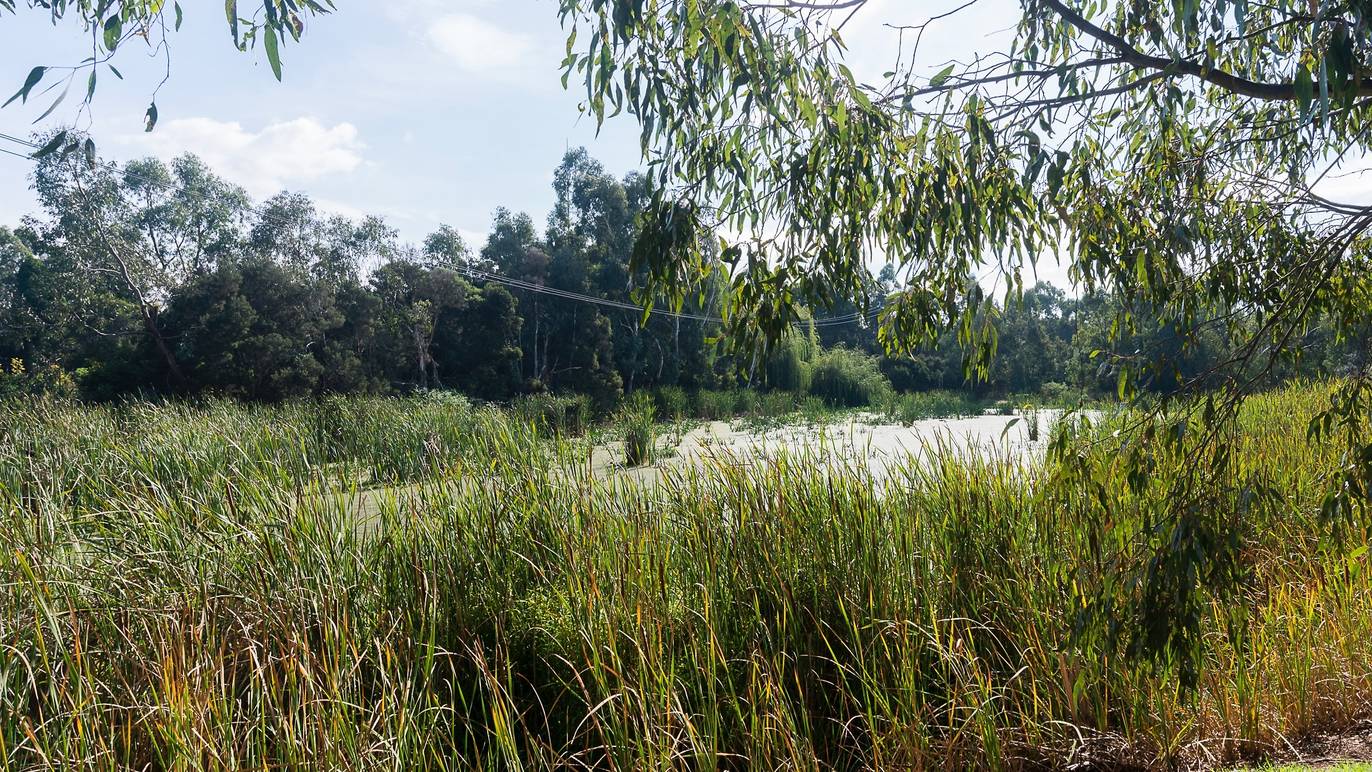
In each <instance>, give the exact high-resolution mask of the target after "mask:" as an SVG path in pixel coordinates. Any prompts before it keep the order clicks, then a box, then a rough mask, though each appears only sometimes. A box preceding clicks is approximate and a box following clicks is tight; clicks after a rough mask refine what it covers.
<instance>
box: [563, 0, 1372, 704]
mask: <svg viewBox="0 0 1372 772" xmlns="http://www.w3.org/2000/svg"><path fill="white" fill-rule="evenodd" d="M868 5H870V3H869V2H868V0H777V1H776V2H761V3H744V2H735V1H734V0H693V1H692V2H669V1H668V0H562V3H561V18H562V20H563V22H564V25H565V26H566V27H567V28H568V30H569V36H568V41H567V57H566V60H565V63H564V66H565V74H564V80H565V81H566V82H567V83H568V84H569V85H570V84H572V83H576V84H577V87H578V88H581V89H584V92H585V95H586V101H585V105H586V109H587V110H588V111H589V112H590V113H592V114H593V115H594V116H595V118H596V119H597V120H605V119H607V118H609V117H610V116H612V115H614V114H616V113H619V112H627V113H629V114H630V115H631V116H634V117H635V118H636V119H637V120H638V121H639V123H640V125H641V128H642V146H643V150H644V153H645V155H646V156H647V158H648V161H649V165H648V188H649V190H650V194H649V195H650V203H649V205H648V206H647V207H646V210H647V216H648V218H649V221H648V222H647V223H646V224H645V226H644V228H643V234H644V236H643V238H642V239H641V243H640V244H639V248H638V249H636V250H635V253H634V254H635V258H636V260H637V261H638V262H637V264H636V265H637V266H638V267H641V268H642V269H644V270H645V271H646V272H647V274H648V275H649V276H650V277H651V278H652V280H653V282H654V284H655V285H656V286H665V287H673V286H677V285H680V284H682V283H689V282H691V281H694V280H696V276H697V275H698V274H700V273H701V272H703V271H708V270H711V267H710V263H709V261H708V259H707V258H706V256H705V253H704V252H703V251H702V250H701V248H700V244H701V243H702V240H701V234H732V235H720V236H719V250H718V251H719V254H720V255H721V256H722V258H723V262H724V265H725V266H726V267H725V268H724V269H723V270H724V271H725V274H726V275H727V276H728V278H729V280H730V282H731V283H732V285H733V291H732V292H731V293H729V297H730V299H731V303H732V308H731V312H732V313H731V315H730V323H729V330H730V332H731V333H732V334H733V335H734V336H735V337H737V338H741V339H748V338H750V337H751V338H762V339H771V338H776V337H777V336H779V335H780V334H781V333H782V332H783V331H784V329H785V327H786V325H787V324H788V323H789V322H790V321H791V320H793V319H794V318H795V315H796V314H797V309H799V308H801V307H803V306H805V305H817V306H821V307H822V306H825V305H829V304H833V303H836V302H840V301H841V299H843V298H858V299H859V300H861V299H862V298H864V297H866V296H864V294H863V293H862V292H861V288H862V284H863V282H864V281H865V280H866V278H865V277H866V273H867V272H866V270H865V266H866V265H867V263H868V262H869V261H870V260H872V257H873V255H875V254H879V255H881V256H883V257H884V258H885V259H887V260H890V261H891V262H893V263H894V264H895V266H896V273H897V275H898V277H899V278H900V279H901V285H902V287H903V289H902V290H901V291H900V292H897V293H895V294H893V295H892V296H890V297H886V298H884V299H883V300H882V306H881V309H880V312H881V313H880V318H881V329H882V339H883V341H884V342H885V343H886V344H887V345H888V346H891V347H894V348H909V347H911V346H914V345H918V344H919V343H921V342H927V341H929V340H932V339H935V338H937V336H939V335H940V334H941V333H942V332H943V331H945V330H948V329H956V330H958V334H959V338H960V340H961V342H963V343H964V344H967V345H969V346H971V347H972V351H973V356H971V357H970V358H969V359H968V362H967V365H968V368H969V369H970V370H972V371H977V372H980V373H982V374H985V373H987V372H989V371H990V370H991V368H992V367H993V364H992V362H993V358H992V354H993V353H994V352H995V350H996V332H995V330H996V324H995V323H996V318H995V315H988V314H983V313H979V309H980V308H981V304H980V303H979V302H977V301H978V298H977V297H976V294H977V293H979V292H980V291H981V290H980V285H979V284H978V285H973V286H970V287H969V285H968V283H967V278H968V277H969V276H983V275H988V274H990V275H992V276H999V279H1000V282H999V284H1000V286H1002V287H1005V288H1007V290H1006V291H1007V296H1009V297H1014V296H1016V295H1018V293H1019V292H1020V291H1021V290H1022V288H1023V286H1024V282H1023V276H1024V275H1025V273H1026V271H1027V269H1028V268H1029V267H1030V266H1032V265H1033V264H1034V263H1035V262H1036V261H1040V260H1047V259H1052V258H1055V257H1056V258H1060V259H1062V260H1063V261H1065V262H1066V263H1067V264H1068V265H1069V266H1070V271H1071V275H1072V277H1073V279H1074V280H1075V281H1076V282H1077V283H1078V285H1079V287H1080V288H1081V289H1082V290H1083V291H1084V292H1087V293H1100V294H1102V295H1104V296H1105V297H1107V298H1109V303H1108V307H1109V308H1110V309H1111V311H1112V315H1113V319H1112V320H1111V322H1110V324H1109V325H1108V330H1107V333H1106V337H1107V338H1108V339H1109V340H1112V341H1121V340H1125V339H1127V338H1129V337H1130V336H1132V335H1136V334H1138V333H1139V332H1140V331H1143V330H1145V329H1146V328H1152V329H1155V330H1156V329H1161V330H1168V331H1170V334H1169V335H1168V336H1167V337H1168V339H1170V340H1173V341H1175V343H1174V344H1173V345H1170V346H1162V347H1159V348H1156V349H1152V350H1142V349H1140V350H1136V351H1128V350H1125V351H1123V352H1120V351H1118V350H1117V351H1116V352H1115V354H1114V356H1116V357H1117V358H1118V361H1117V363H1116V366H1115V367H1113V368H1112V369H1113V372H1114V373H1115V375H1116V378H1117V389H1118V392H1119V394H1120V395H1121V396H1125V397H1128V396H1132V395H1135V394H1137V393H1138V386H1139V384H1141V383H1143V382H1145V381H1148V380H1153V379H1157V378H1159V377H1165V376H1167V375H1171V376H1174V377H1175V376H1180V375H1181V374H1182V372H1183V368H1182V366H1181V365H1182V361H1183V360H1184V359H1186V358H1187V352H1188V351H1190V350H1193V349H1194V348H1195V347H1196V346H1197V345H1199V343H1200V342H1201V341H1202V340H1203V339H1204V338H1205V337H1206V335H1208V334H1210V333H1211V332H1212V331H1215V330H1218V331H1219V332H1220V334H1222V335H1224V336H1226V337H1230V338H1233V339H1234V340H1235V345H1234V346H1233V347H1232V349H1231V350H1230V351H1231V353H1230V355H1228V356H1224V357H1220V358H1218V359H1216V360H1215V361H1211V362H1207V363H1206V365H1205V367H1204V368H1203V370H1202V371H1200V372H1193V373H1191V374H1190V375H1189V376H1186V377H1184V378H1182V380H1184V381H1185V383H1184V385H1185V386H1186V387H1187V388H1185V389H1183V390H1182V391H1183V392H1184V393H1185V392H1192V393H1194V392H1197V391H1199V390H1200V389H1202V388H1204V389H1206V390H1208V394H1209V396H1208V397H1206V398H1205V399H1201V400H1198V401H1193V402H1190V403H1188V404H1187V406H1186V408H1185V409H1182V410H1180V411H1173V412H1169V404H1168V403H1167V402H1166V401H1163V402H1154V403H1151V404H1152V405H1153V408H1154V409H1153V410H1152V411H1150V413H1149V414H1148V416H1149V417H1148V419H1147V425H1146V426H1145V427H1143V428H1142V430H1141V432H1140V434H1139V438H1138V441H1137V442H1133V443H1130V444H1126V445H1124V446H1122V447H1121V449H1120V454H1119V456H1118V458H1119V459H1120V462H1121V463H1122V464H1124V468H1125V469H1127V470H1128V473H1129V474H1130V475H1131V476H1134V477H1137V478H1138V479H1139V480H1140V481H1141V480H1142V479H1146V476H1147V474H1148V469H1150V468H1151V465H1152V464H1153V463H1155V461H1156V459H1157V458H1158V457H1159V454H1175V453H1185V454H1188V456H1190V457H1191V463H1190V464H1189V468H1190V469H1192V470H1194V471H1193V473H1192V475H1191V477H1190V478H1189V479H1188V480H1186V481H1185V482H1184V483H1181V484H1179V487H1178V488H1177V490H1175V491H1172V492H1171V495H1170V496H1169V497H1168V500H1169V502H1170V506H1171V511H1169V512H1166V513H1161V515H1160V517H1161V519H1160V522H1159V525H1158V526H1157V527H1156V528H1155V529H1152V530H1151V531H1150V532H1149V533H1146V534H1134V535H1131V536H1130V538H1131V539H1136V540H1137V543H1138V545H1139V546H1138V551H1137V553H1136V560H1137V562H1136V563H1134V564H1133V565H1131V566H1127V567H1125V569H1126V570H1123V571H1122V572H1121V574H1120V575H1121V576H1122V577H1128V579H1123V580H1122V581H1121V584H1120V585H1119V586H1117V587H1113V588H1100V589H1099V590H1098V591H1097V592H1091V593H1086V596H1089V597H1084V599H1083V612H1082V613H1083V619H1084V620H1087V619H1097V620H1101V621H1102V622H1103V623H1102V624H1101V625H1099V626H1093V625H1086V626H1085V627H1088V628H1090V629H1094V630H1102V629H1103V630H1106V631H1107V632H1108V631H1115V632H1116V633H1118V632H1119V631H1125V632H1124V633H1122V634H1123V635H1124V636H1125V637H1126V638H1128V639H1129V640H1128V641H1127V646H1128V648H1129V650H1131V651H1137V652H1143V653H1147V654H1149V655H1150V656H1153V657H1155V658H1156V659H1155V661H1159V662H1167V663H1173V664H1176V663H1182V664H1183V665H1184V664H1185V663H1187V662H1194V657H1192V656H1191V654H1192V653H1194V652H1195V650H1196V648H1197V645H1198V643H1197V641H1196V640H1195V635H1196V631H1197V630H1199V625H1198V622H1197V620H1198V618H1199V614H1200V613H1202V612H1201V607H1202V606H1203V605H1204V602H1205V601H1203V600H1202V598H1203V597H1204V596H1203V588H1204V589H1208V590H1217V591H1218V592H1220V594H1221V596H1223V595H1224V594H1225V593H1227V592H1232V591H1234V590H1235V589H1236V588H1237V587H1238V586H1240V584H1241V583H1242V582H1243V581H1244V575H1243V571H1242V561H1241V559H1240V556H1239V555H1238V554H1237V550H1238V546H1237V545H1238V544H1239V543H1241V540H1240V539H1238V538H1236V536H1235V530H1234V528H1235V525H1234V524H1235V522H1238V519H1236V518H1238V516H1237V515H1234V513H1224V512H1219V511H1216V507H1215V506H1214V502H1215V501H1217V500H1218V499H1217V498H1216V496H1215V492H1216V491H1217V490H1218V489H1220V488H1223V487H1225V486H1229V487H1231V488H1232V487H1233V486H1238V487H1240V488H1242V489H1243V490H1245V491H1248V492H1250V493H1251V494H1252V499H1253V500H1254V501H1256V502H1260V503H1259V504H1257V505H1275V503H1276V501H1277V499H1279V495H1278V494H1274V493H1273V492H1271V491H1269V490H1267V489H1265V488H1264V487H1263V485H1262V483H1261V476H1260V475H1259V474H1256V473H1255V472H1254V471H1253V470H1238V469H1234V468H1233V467H1232V466H1231V465H1230V464H1229V460H1230V459H1231V454H1230V449H1229V445H1228V443H1227V441H1226V437H1228V436H1230V434H1229V430H1228V429H1226V427H1227V426H1228V425H1229V424H1228V422H1229V421H1231V420H1232V418H1233V416H1234V415H1235V412H1234V411H1235V406H1236V405H1237V402H1238V400H1239V399H1240V398H1241V397H1242V395H1243V394H1245V393H1247V392H1248V391H1250V390H1251V389H1253V388H1255V387H1256V386H1257V385H1259V384H1261V383H1262V382H1263V380H1264V377H1265V375H1266V374H1268V373H1270V372H1271V371H1272V370H1273V368H1275V367H1278V366H1279V363H1281V362H1283V361H1290V360H1293V359H1295V358H1298V357H1299V355H1300V353H1301V346H1300V345H1299V341H1300V340H1302V339H1303V336H1304V335H1305V334H1306V333H1307V332H1308V330H1309V329H1310V328H1311V327H1312V326H1313V325H1314V324H1315V323H1316V322H1317V320H1319V319H1321V318H1327V319H1330V320H1332V323H1333V325H1334V327H1333V335H1334V336H1336V337H1346V336H1348V335H1350V334H1353V332H1354V331H1355V330H1357V329H1361V328H1362V327H1363V326H1364V325H1365V324H1366V321H1367V319H1368V315H1369V313H1372V304H1369V302H1368V299H1369V296H1368V291H1369V287H1370V286H1372V273H1369V271H1368V251H1367V244H1368V240H1367V231H1368V229H1369V227H1372V208H1369V207H1368V206H1366V205H1363V204H1359V203H1356V202H1347V201H1337V200H1331V199H1330V198H1329V197H1327V196H1326V195H1322V194H1321V193H1320V192H1319V189H1318V187H1319V186H1318V182H1319V181H1320V180H1322V179H1324V178H1326V177H1328V176H1330V175H1333V174H1338V173H1340V172H1341V171H1343V170H1345V169H1346V168H1347V165H1348V164H1349V163H1350V162H1356V161H1357V160H1360V159H1361V157H1362V156H1363V155H1364V154H1365V153H1366V152H1367V151H1368V143H1369V141H1370V140H1369V133H1368V131H1367V127H1368V125H1369V117H1370V116H1372V112H1369V111H1372V103H1370V102H1369V100H1368V98H1367V97H1368V96H1369V95H1372V77H1370V76H1369V74H1368V72H1369V65H1372V43H1369V40H1370V39H1372V38H1369V35H1368V22H1369V13H1372V7H1369V6H1368V5H1367V4H1366V3H1364V2H1361V1H1360V0H1300V1H1298V2H1297V1H1293V0H1274V1H1273V2H1249V1H1248V0H1191V1H1189V2H1173V3H1154V2H1137V1H1136V0H1092V1H1091V2H1086V1H1084V0H1021V3H1020V6H1021V11H1022V13H1021V18H1020V19H1019V22H1018V25H1017V26H1016V28H1015V34H1014V39H1013V42H1012V43H1011V44H1010V45H1009V46H1008V47H1007V48H1006V49H1005V50H999V51H991V52H982V53H980V54H979V55H978V56H977V57H975V58H973V59H970V60H968V61H964V62H953V63H949V64H947V65H944V66H941V68H940V69H938V70H937V71H933V70H932V68H931V70H930V71H918V70H917V69H916V68H915V67H914V66H913V63H915V62H916V61H917V59H916V56H917V54H918V49H919V47H920V44H921V41H922V40H923V37H924V35H925V34H933V33H931V30H933V29H935V26H936V25H940V24H942V25H948V24H952V23H955V22H956V19H957V18H958V15H959V14H966V13H975V12H977V6H978V2H977V0H971V1H970V2H965V3H962V4H960V5H957V6H956V7H955V8H953V9H952V10H950V11H948V12H947V13H944V14H941V15H938V16H931V15H930V14H929V13H928V12H927V11H921V10H919V9H920V7H921V5H920V4H901V5H897V6H890V7H892V8H899V9H901V10H900V11H893V12H892V13H899V14H901V15H902V18H887V19H885V21H886V22H887V23H888V24H890V25H891V27H892V28H893V29H894V30H896V31H898V32H899V33H900V34H901V36H902V52H901V56H900V58H899V59H898V61H895V62H893V63H892V65H891V67H890V69H889V71H887V72H885V73H884V74H883V75H882V76H881V77H879V78H875V79H872V78H868V79H865V80H864V79H860V78H859V77H857V76H855V75H854V73H853V72H852V70H851V69H850V67H849V66H848V64H847V63H846V61H845V59H846V57H847V47H846V44H845V41H844V28H845V25H846V24H847V23H848V22H849V20H851V19H852V18H854V16H855V15H856V14H862V13H864V12H865V11H867V10H868V8H867V6H868ZM945 34H946V32H945ZM969 291H970V292H971V293H972V295H973V296H972V297H971V298H970V302H969V298H968V297H967V294H968V292H969ZM1103 348H1104V347H1103ZM1100 356H1112V354H1111V353H1109V352H1108V351H1104V352H1103V353H1101V354H1100ZM1344 383H1345V385H1344V387H1343V389H1342V390H1341V392H1340V393H1339V395H1338V397H1337V398H1336V399H1335V402H1334V404H1333V405H1331V406H1330V407H1329V409H1328V410H1326V411H1324V412H1323V413H1322V414H1321V416H1320V417H1319V418H1317V419H1316V420H1315V421H1314V422H1313V423H1312V425H1311V433H1312V434H1313V435H1317V436H1330V435H1339V436H1340V437H1341V438H1342V439H1343V440H1345V441H1347V443H1348V451H1349V452H1348V455H1347V460H1348V463H1347V465H1346V466H1345V467H1344V468H1343V469H1341V470H1340V472H1339V474H1340V475H1342V478H1341V480H1342V484H1341V485H1338V486H1335V488H1334V490H1335V492H1334V493H1331V494H1330V496H1329V498H1328V499H1327V500H1326V501H1325V505H1324V515H1325V516H1326V518H1327V519H1328V520H1329V522H1330V523H1331V525H1332V526H1333V527H1334V529H1335V530H1336V531H1337V530H1338V529H1339V528H1341V527H1347V526H1350V525H1354V524H1356V523H1360V522H1361V520H1360V519H1359V518H1361V517H1362V516H1363V515H1364V514H1365V501H1366V491H1367V490H1368V489H1369V485H1372V444H1369V443H1368V441H1367V438H1366V437H1365V436H1364V423H1365V422H1364V421H1363V417H1364V416H1365V415H1366V414H1367V409H1368V406H1369V399H1368V385H1367V384H1368V378H1367V372H1366V370H1365V368H1360V369H1359V370H1357V371H1356V372H1354V373H1351V374H1350V377H1349V378H1348V379H1347V380H1346V381H1345V382H1344ZM1216 389H1218V392H1217V391H1215V390H1216ZM1077 471H1078V472H1079V473H1080V474H1081V478H1080V480H1079V483H1080V484H1081V485H1082V486H1089V485H1090V479H1089V475H1088V470H1084V469H1078V470H1077ZM1140 484H1141V483H1140ZM1239 519H1241V518H1239ZM1130 615H1137V617H1138V618H1139V619H1140V620H1141V623H1140V624H1137V625H1124V624H1121V623H1120V620H1121V619H1123V618H1125V617H1128V616H1130ZM1112 634H1113V633H1112ZM1182 673H1183V675H1187V676H1188V677H1190V678H1194V672H1193V671H1189V670H1187V669H1186V668H1185V667H1183V669H1182Z"/></svg>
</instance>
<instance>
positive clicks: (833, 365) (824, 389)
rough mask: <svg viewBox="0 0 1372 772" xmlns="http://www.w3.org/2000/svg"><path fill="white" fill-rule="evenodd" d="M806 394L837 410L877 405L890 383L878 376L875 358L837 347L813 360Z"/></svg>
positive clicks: (884, 377) (885, 397) (883, 399)
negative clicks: (808, 390)
mask: <svg viewBox="0 0 1372 772" xmlns="http://www.w3.org/2000/svg"><path fill="white" fill-rule="evenodd" d="M810 393H811V394H813V395H814V396H816V397H819V398H820V399H823V400H824V401H825V402H826V403H827V404H829V405H833V406H838V407H862V406H864V405H879V404H883V403H884V402H885V401H886V399H887V397H888V396H889V395H890V393H891V382H890V381H888V380H886V376H884V375H882V374H881V370H880V369H879V368H878V366H877V359H876V357H872V356H868V355H866V354H863V353H861V352H859V351H853V350H852V349H847V348H843V347H842V346H840V347H838V348H832V349H829V350H828V351H826V352H824V353H823V354H821V355H820V356H819V357H818V358H817V359H816V360H815V362H814V365H813V366H812V368H811V372H810Z"/></svg>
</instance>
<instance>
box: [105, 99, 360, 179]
mask: <svg viewBox="0 0 1372 772" xmlns="http://www.w3.org/2000/svg"><path fill="white" fill-rule="evenodd" d="M119 141H120V143H121V144H125V145H128V146H129V147H130V148H132V149H134V150H135V151H136V152H143V153H151V154H152V155H156V156H158V157H160V158H172V157H174V156H177V155H180V154H182V153H195V154H196V155H198V156H200V158H201V159H202V160H204V161H205V163H207V164H208V165H209V166H210V168H211V169H214V170H215V172H217V173H218V174H220V175H222V176H223V177H225V178H226V179H228V180H230V181H232V182H235V183H237V184H239V185H242V186H243V187H244V188H246V189H247V191H248V192H249V193H250V194H252V195H253V196H255V197H258V198H263V197H266V196H270V195H272V194H274V193H276V192H278V191H280V190H281V189H283V188H290V187H296V186H299V185H301V184H302V183H306V182H310V181H312V180H316V179H318V178H320V177H323V176H326V175H331V174H346V173H348V172H352V171H354V170H356V169H357V168H358V167H359V166H361V165H362V151H363V149H365V147H366V146H365V145H364V144H363V143H362V141H361V140H359V139H358V136H357V127H356V126H353V125H352V124H351V123H339V124H336V125H334V126H325V125H323V124H321V123H320V122H318V121H316V120H314V119H313V118H296V119H295V120H291V121H283V122H279V123H272V124H268V125H267V126H264V127H263V128H262V129H261V130H260V131H250V130H248V129H245V128H244V127H243V125H242V124H240V123H238V122H236V121H229V122H225V121H216V120H214V119H212V118H181V119H176V120H170V121H167V122H166V123H163V124H161V125H159V126H158V127H157V130H156V131H155V132H153V133H151V134H139V135H134V136H125V137H121V138H119Z"/></svg>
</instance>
